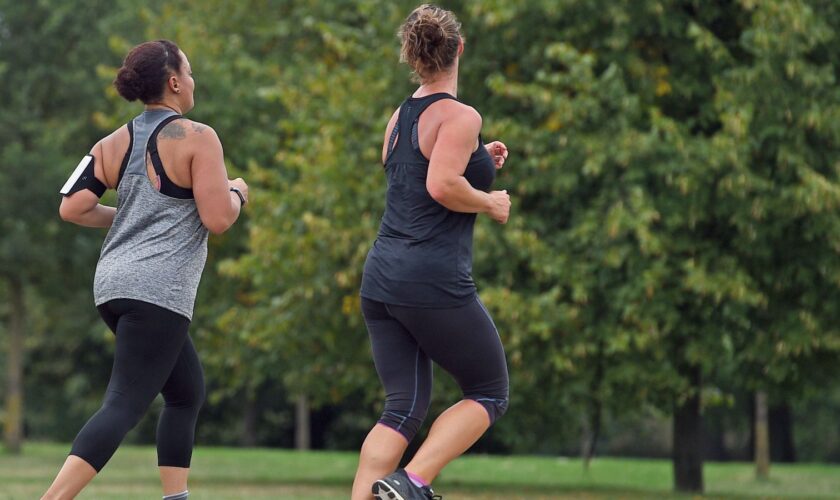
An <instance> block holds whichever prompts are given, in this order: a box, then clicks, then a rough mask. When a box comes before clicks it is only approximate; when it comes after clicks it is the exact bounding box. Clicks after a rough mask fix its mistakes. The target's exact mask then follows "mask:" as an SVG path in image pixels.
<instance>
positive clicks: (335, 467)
mask: <svg viewBox="0 0 840 500" xmlns="http://www.w3.org/2000/svg"><path fill="white" fill-rule="evenodd" d="M68 448H69V447H68V446H67V445H56V444H45V443H30V444H28V445H27V446H26V448H25V449H24V454H23V455H21V456H10V455H0V500H11V499H32V498H38V497H39V496H40V494H41V493H42V492H43V490H44V489H45V488H46V487H47V486H48V485H49V483H50V481H51V480H52V477H53V475H54V474H55V473H56V471H57V470H58V468H59V466H60V465H61V463H62V462H63V461H64V458H65V456H66V453H67V450H68ZM355 467H356V455H355V454H354V453H343V452H307V453H300V452H295V451H289V450H268V449H235V448H209V447H200V448H198V449H196V451H195V454H194V457H193V471H192V475H191V478H190V490H191V495H190V497H191V498H194V499H196V500H201V499H214V500H234V499H241V498H258V499H269V498H271V499H278V498H288V499H295V500H335V499H344V498H348V496H349V488H350V483H351V482H352V479H353V473H354V471H355ZM705 481H706V490H707V494H706V495H705V496H704V497H703V498H715V499H718V498H719V499H723V498H726V499H730V498H731V499H756V498H764V499H773V498H796V499H805V498H840V466H828V465H811V464H807V465H775V466H773V468H772V469H771V479H770V480H769V481H766V482H759V481H756V480H755V479H754V476H753V468H752V465H750V464H743V463H735V464H732V463H728V464H721V463H711V464H707V465H706V469H705ZM670 487H671V466H670V463H669V462H667V461H662V460H632V459H611V458H603V459H596V460H595V461H594V462H593V464H592V467H591V469H590V471H589V473H588V474H585V473H584V472H583V470H582V468H581V464H580V461H578V460H569V459H562V458H548V457H490V456H466V457H462V458H460V459H458V460H456V461H455V462H453V463H452V464H450V465H449V467H447V468H446V470H445V471H444V473H443V474H442V475H441V477H440V478H439V479H438V480H437V481H436V482H435V488H436V489H437V490H438V492H439V493H441V494H443V495H444V497H445V498H446V500H489V499H506V500H516V499H529V500H548V499H591V500H595V499H598V500H601V499H632V500H641V499H650V498H657V499H658V498H663V499H689V498H693V497H691V496H684V495H674V494H673V493H671V492H670ZM159 495H160V491H159V487H158V480H157V469H156V467H155V450H154V448H151V447H143V446H123V447H122V448H120V450H119V451H118V452H117V454H116V455H115V456H114V458H113V459H112V460H111V462H110V463H109V464H108V466H107V467H106V468H105V470H104V471H103V473H102V474H100V476H99V477H97V478H96V479H95V480H94V481H93V483H92V484H91V485H90V486H89V487H88V488H87V489H86V490H85V492H84V493H83V494H82V495H81V496H79V499H80V500H85V499H87V500H93V499H96V500H99V499H121V500H123V499H125V500H132V499H138V500H139V499H151V498H160V497H159Z"/></svg>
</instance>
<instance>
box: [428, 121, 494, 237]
mask: <svg viewBox="0 0 840 500" xmlns="http://www.w3.org/2000/svg"><path fill="white" fill-rule="evenodd" d="M480 130H481V117H480V116H479V115H478V113H476V112H475V111H470V112H462V113H459V114H457V115H456V116H454V117H452V118H450V119H448V120H445V121H444V122H443V123H441V125H440V129H439V130H438V134H437V140H436V141H435V145H434V149H432V154H431V157H430V158H429V172H428V175H427V176H426V189H427V190H428V191H429V194H430V195H431V196H432V198H434V199H435V201H437V202H438V203H440V204H441V205H443V206H444V207H446V208H448V209H449V210H452V211H453V212H465V213H487V214H488V215H490V216H491V217H492V218H493V219H494V220H496V221H497V222H501V223H505V222H507V217H508V213H509V210H510V197H509V196H508V194H507V192H506V191H491V192H490V193H485V192H484V191H480V190H478V189H475V188H474V187H472V186H471V185H470V183H469V181H467V179H466V178H465V177H464V170H466V168H467V163H468V162H469V159H470V156H471V155H472V152H473V149H474V148H475V144H476V138H477V137H478V133H479V131H480Z"/></svg>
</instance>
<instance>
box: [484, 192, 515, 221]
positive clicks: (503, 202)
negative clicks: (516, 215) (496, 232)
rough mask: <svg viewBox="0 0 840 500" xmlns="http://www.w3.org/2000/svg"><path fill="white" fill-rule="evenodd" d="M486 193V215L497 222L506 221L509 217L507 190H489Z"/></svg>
mask: <svg viewBox="0 0 840 500" xmlns="http://www.w3.org/2000/svg"><path fill="white" fill-rule="evenodd" d="M487 194H488V195H489V196H490V206H489V208H488V209H487V215H489V216H490V218H491V219H493V220H494V221H496V222H498V223H499V224H504V223H506V222H507V221H508V217H510V195H509V194H507V190H506V189H505V190H502V191H490V192H489V193H487Z"/></svg>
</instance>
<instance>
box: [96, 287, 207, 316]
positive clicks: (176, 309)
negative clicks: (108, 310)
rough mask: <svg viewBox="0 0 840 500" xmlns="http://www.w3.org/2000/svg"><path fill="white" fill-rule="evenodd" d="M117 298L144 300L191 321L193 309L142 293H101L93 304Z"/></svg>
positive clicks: (104, 302) (105, 302) (98, 304)
mask: <svg viewBox="0 0 840 500" xmlns="http://www.w3.org/2000/svg"><path fill="white" fill-rule="evenodd" d="M118 299H127V300H139V301H140V302H146V303H148V304H152V305H153V306H156V307H160V308H161V309H166V310H167V311H171V312H174V313H175V314H178V315H180V316H183V317H185V318H187V319H188V320H189V321H192V316H193V311H185V310H183V309H181V308H180V307H174V306H172V305H171V304H166V303H160V302H157V301H156V300H155V298H154V297H147V296H145V295H143V294H142V293H130V292H119V293H110V294H107V295H102V296H100V297H97V298H96V299H95V300H94V304H95V305H96V306H97V307H99V306H101V305H102V304H107V303H108V302H110V301H112V300H118Z"/></svg>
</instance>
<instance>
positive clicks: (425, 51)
mask: <svg viewBox="0 0 840 500" xmlns="http://www.w3.org/2000/svg"><path fill="white" fill-rule="evenodd" d="M399 36H400V38H401V39H402V50H401V51H400V60H401V61H403V62H406V63H408V65H409V66H411V69H413V70H414V74H415V76H416V78H415V79H419V80H420V81H422V80H424V79H426V78H429V77H432V76H433V75H434V74H436V73H439V72H441V71H446V70H448V69H449V68H450V67H451V66H452V64H453V63H454V62H455V59H456V58H457V57H458V47H459V45H460V43H461V23H459V22H458V19H456V18H455V15H454V14H453V13H452V12H449V11H448V10H444V9H441V8H440V7H436V6H434V5H421V6H420V7H417V8H416V9H414V11H413V12H412V13H411V14H409V16H408V18H407V19H406V20H405V22H404V23H403V25H402V26H401V27H400V31H399Z"/></svg>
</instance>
